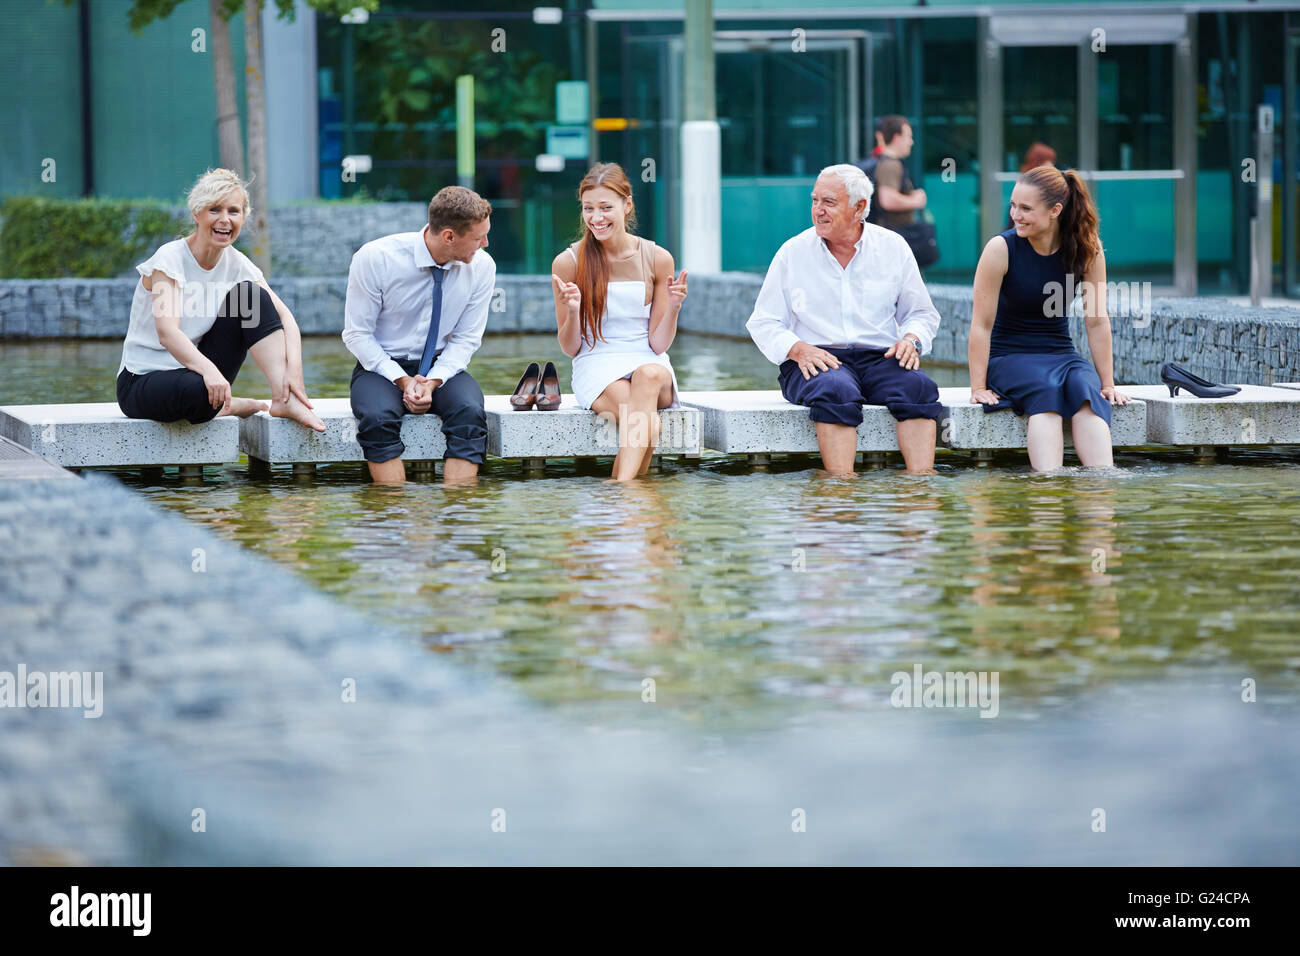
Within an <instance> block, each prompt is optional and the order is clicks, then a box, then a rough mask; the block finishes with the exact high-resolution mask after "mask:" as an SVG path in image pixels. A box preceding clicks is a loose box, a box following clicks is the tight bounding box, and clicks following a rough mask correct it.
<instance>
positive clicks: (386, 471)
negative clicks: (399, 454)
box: [366, 458, 406, 485]
mask: <svg viewBox="0 0 1300 956" xmlns="http://www.w3.org/2000/svg"><path fill="white" fill-rule="evenodd" d="M366 464H368V465H369V466H370V480H371V481H373V482H374V483H375V484H377V485H400V484H401V483H402V482H404V481H406V466H405V465H404V464H402V459H400V458H390V459H388V461H370V462H366Z"/></svg>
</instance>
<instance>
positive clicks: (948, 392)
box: [939, 385, 1148, 449]
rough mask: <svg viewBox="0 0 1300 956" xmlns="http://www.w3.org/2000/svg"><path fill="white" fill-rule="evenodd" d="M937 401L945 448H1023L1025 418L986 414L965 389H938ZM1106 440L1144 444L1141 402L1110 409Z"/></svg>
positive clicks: (1115, 443) (1067, 435) (1129, 389)
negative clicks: (941, 419) (940, 410)
mask: <svg viewBox="0 0 1300 956" xmlns="http://www.w3.org/2000/svg"><path fill="white" fill-rule="evenodd" d="M1119 388H1120V391H1121V392H1124V393H1125V394H1126V395H1129V396H1132V395H1133V387H1132V386H1128V385H1121V386H1120V387H1119ZM939 401H941V402H943V405H944V421H943V422H941V423H940V425H941V427H940V434H939V444H940V445H946V446H947V447H949V448H969V449H981V448H984V449H995V448H1024V447H1025V446H1026V444H1027V442H1028V441H1029V419H1028V418H1027V417H1022V416H1020V415H1017V414H1016V413H1015V412H1013V411H1011V410H1010V409H1007V410H1006V411H997V412H986V411H984V407H983V406H982V405H972V404H971V401H970V389H969V388H966V387H957V388H941V389H939ZM1110 440H1111V445H1112V446H1113V447H1115V448H1131V447H1135V446H1138V445H1145V444H1147V443H1148V441H1147V410H1146V404H1145V403H1144V402H1142V401H1138V400H1134V401H1130V402H1129V403H1128V404H1127V405H1117V406H1112V408H1111V417H1110ZM1065 443H1066V444H1067V445H1070V444H1072V442H1071V438H1070V423H1069V421H1066V422H1065Z"/></svg>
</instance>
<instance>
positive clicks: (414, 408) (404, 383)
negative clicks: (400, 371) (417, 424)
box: [395, 375, 442, 415]
mask: <svg viewBox="0 0 1300 956" xmlns="http://www.w3.org/2000/svg"><path fill="white" fill-rule="evenodd" d="M395 384H396V385H397V387H398V388H400V389H401V390H402V404H403V405H405V406H406V410H407V411H408V412H410V413H411V414H413V415H423V414H424V413H425V412H427V411H428V410H429V408H430V407H431V406H432V405H433V390H434V389H435V388H437V387H438V386H439V385H441V384H442V379H440V378H426V377H425V376H423V375H403V376H402V377H401V378H399V379H398V380H397V381H396V383H395Z"/></svg>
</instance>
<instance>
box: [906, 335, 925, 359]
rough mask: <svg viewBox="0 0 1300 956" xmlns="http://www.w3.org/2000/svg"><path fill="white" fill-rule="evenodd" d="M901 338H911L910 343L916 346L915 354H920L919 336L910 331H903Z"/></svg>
mask: <svg viewBox="0 0 1300 956" xmlns="http://www.w3.org/2000/svg"><path fill="white" fill-rule="evenodd" d="M903 338H905V339H911V340H912V344H913V345H914V346H916V354H917V355H920V354H921V340H920V339H919V338H917V337H916V336H915V335H913V334H912V333H911V332H904V333H903Z"/></svg>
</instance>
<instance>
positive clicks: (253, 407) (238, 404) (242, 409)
mask: <svg viewBox="0 0 1300 956" xmlns="http://www.w3.org/2000/svg"><path fill="white" fill-rule="evenodd" d="M264 411H266V402H259V401H258V400H257V399H255V398H234V397H232V398H231V399H230V401H228V402H226V404H225V406H223V407H222V409H221V411H219V412H217V417H218V418H220V417H221V416H222V415H237V416H239V417H240V418H247V417H248V416H249V415H256V414H257V413H258V412H264Z"/></svg>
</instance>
